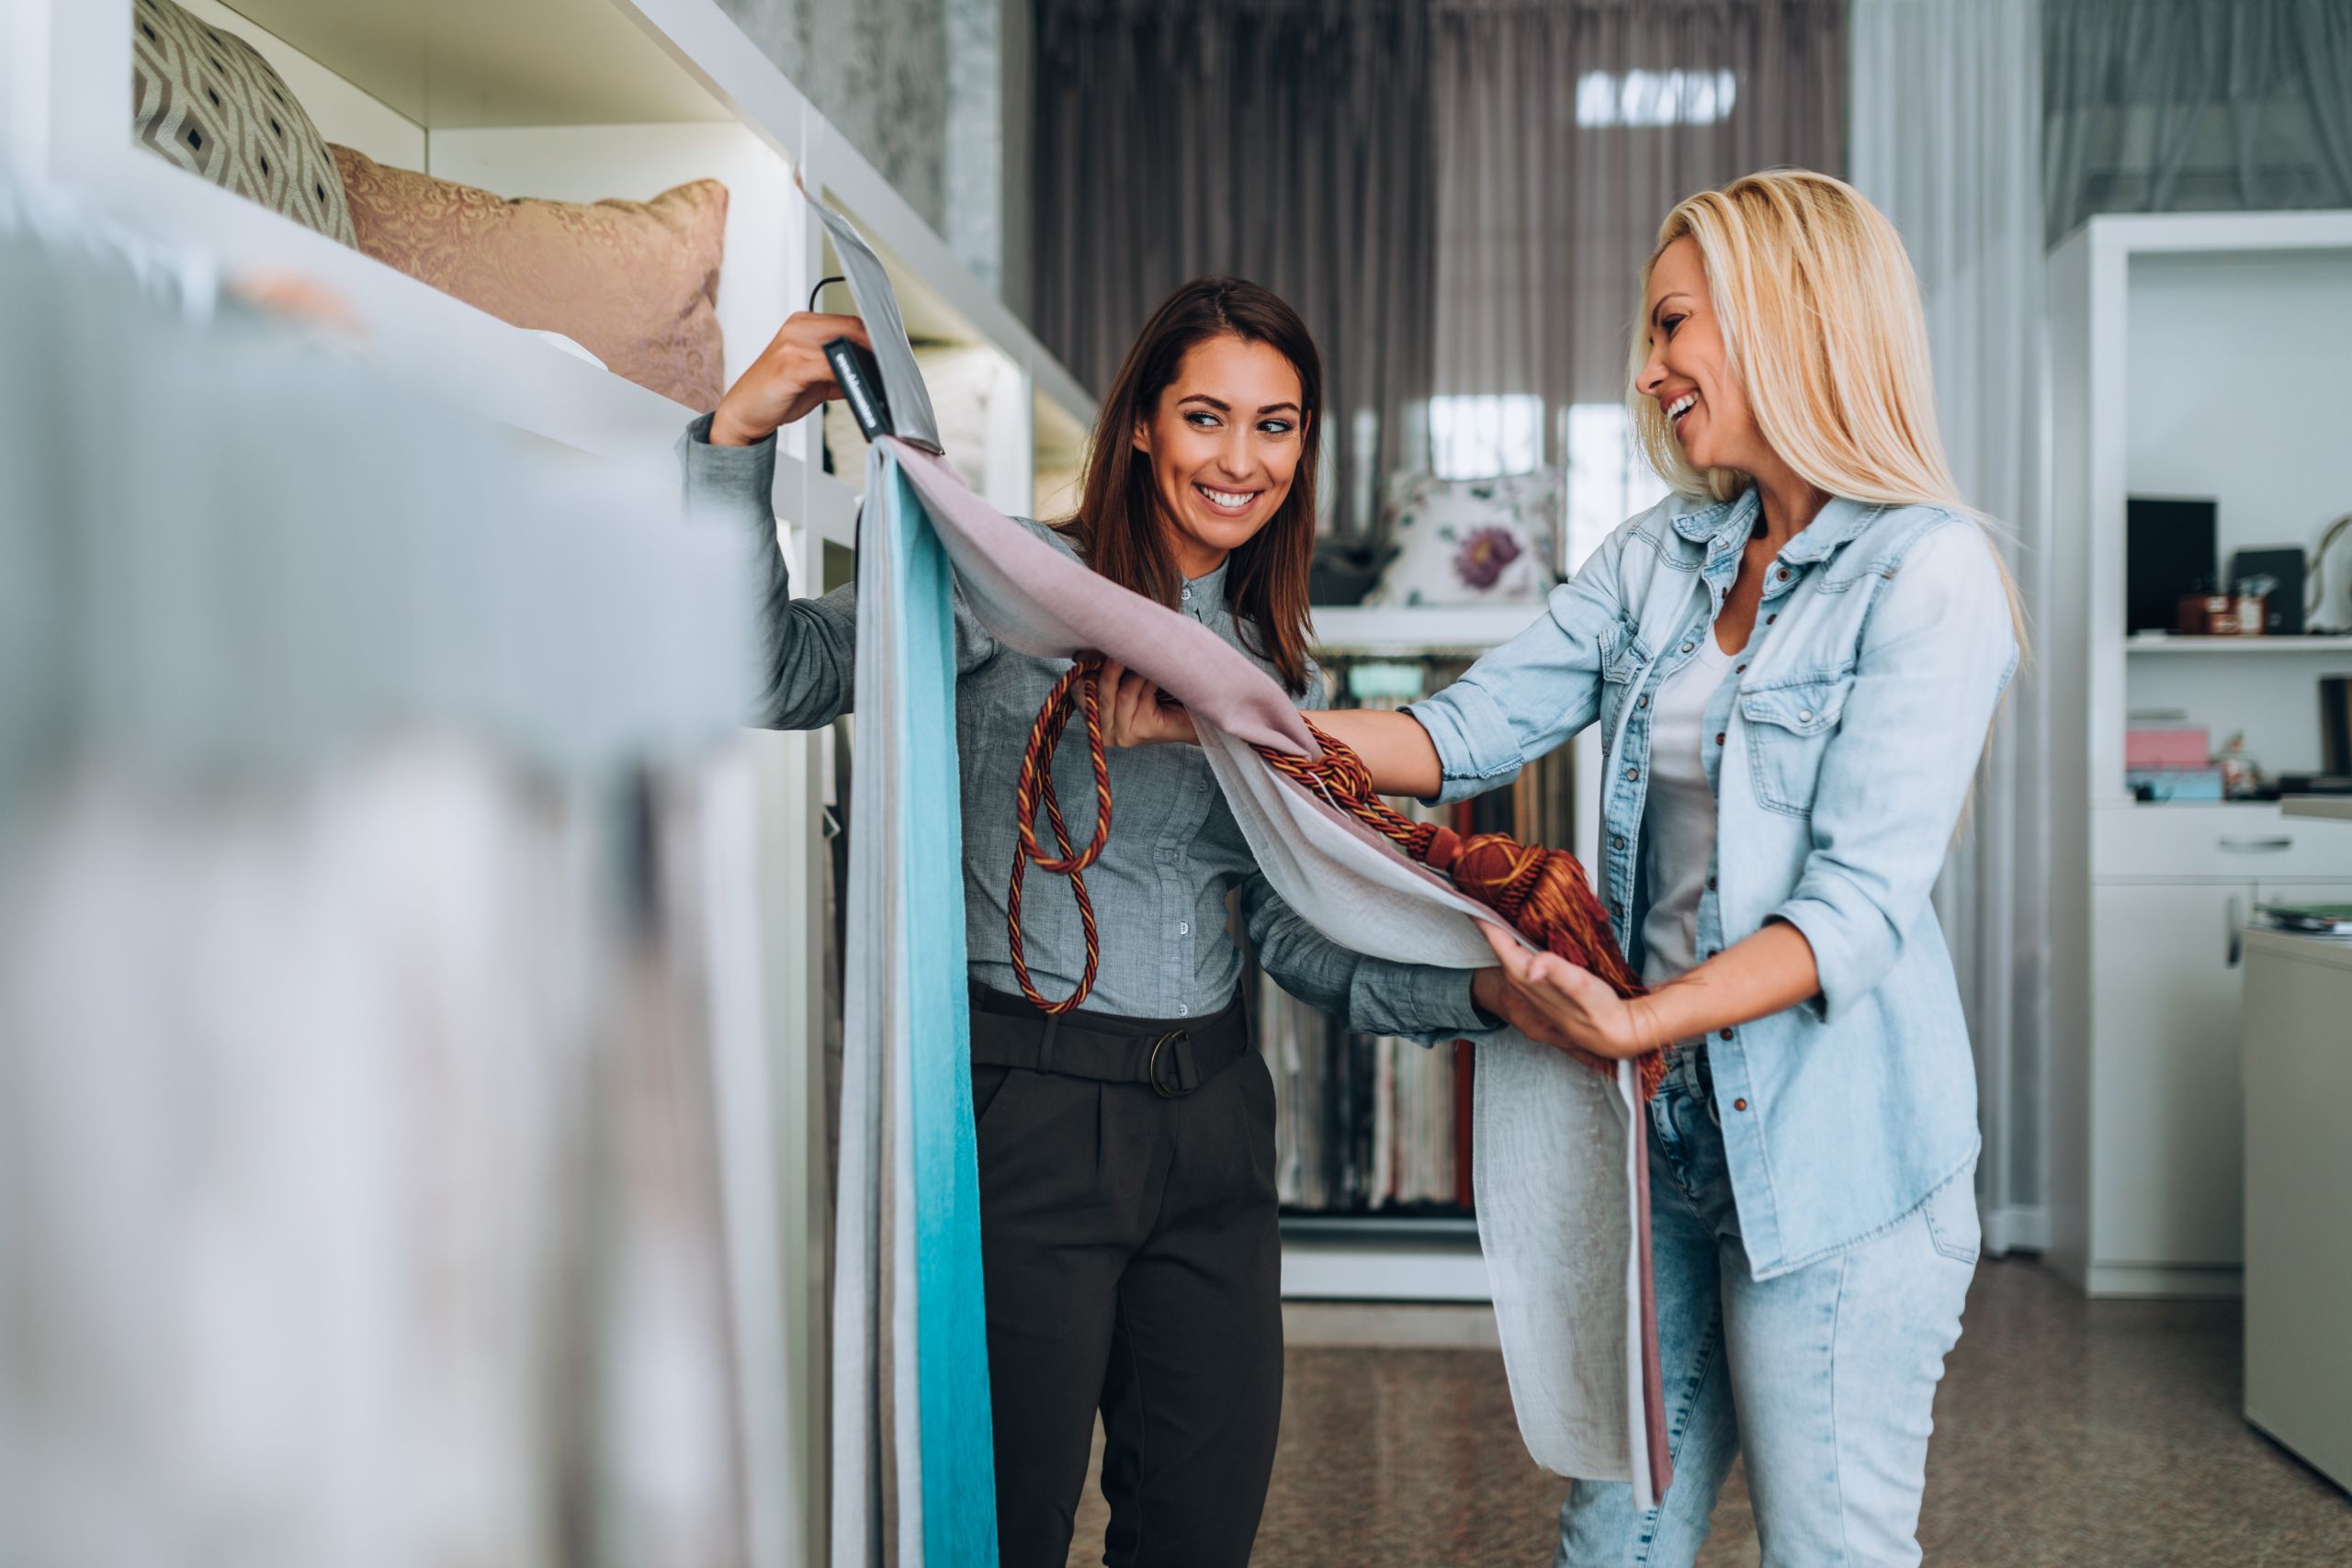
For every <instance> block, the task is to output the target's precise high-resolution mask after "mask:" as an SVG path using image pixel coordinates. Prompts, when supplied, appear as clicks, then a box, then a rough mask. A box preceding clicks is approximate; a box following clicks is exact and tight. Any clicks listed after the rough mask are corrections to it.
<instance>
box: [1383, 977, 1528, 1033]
mask: <svg viewBox="0 0 2352 1568" xmlns="http://www.w3.org/2000/svg"><path fill="white" fill-rule="evenodd" d="M1477 973H1478V972H1477V971H1476V969H1437V968H1430V967H1422V968H1420V969H1419V970H1418V971H1417V974H1416V977H1415V981H1414V984H1415V986H1416V987H1417V988H1418V990H1419V995H1418V996H1417V997H1416V998H1415V1002H1416V1007H1415V1010H1416V1011H1417V1012H1418V1013H1419V1015H1420V1016H1421V1017H1423V1018H1425V1019H1427V1020H1429V1021H1430V1027H1428V1028H1426V1029H1423V1030H1419V1031H1417V1032H1411V1033H1407V1034H1404V1035H1402V1036H1400V1038H1403V1039H1406V1040H1410V1041H1411V1042H1412V1043H1414V1044H1416V1045H1419V1046H1423V1047H1425V1048H1426V1047H1432V1046H1438V1045H1451V1044H1452V1043H1453V1042H1455V1041H1456V1040H1467V1041H1469V1042H1470V1043H1472V1044H1474V1045H1475V1044H1476V1043H1478V1042H1479V1041H1482V1040H1491V1039H1494V1038H1495V1037H1497V1036H1498V1035H1500V1034H1502V1033H1503V1032H1505V1031H1506V1030H1507V1029H1509V1028H1510V1025H1509V1024H1507V1023H1505V1022H1504V1021H1502V1020H1501V1019H1498V1018H1489V1017H1488V1016H1487V1015H1486V1014H1485V1013H1482V1012H1480V1011H1479V1010H1478V1004H1477V1003H1476V1001H1474V1000H1472V999H1471V990H1470V987H1471V983H1472V981H1473V980H1475V979H1476V976H1477Z"/></svg>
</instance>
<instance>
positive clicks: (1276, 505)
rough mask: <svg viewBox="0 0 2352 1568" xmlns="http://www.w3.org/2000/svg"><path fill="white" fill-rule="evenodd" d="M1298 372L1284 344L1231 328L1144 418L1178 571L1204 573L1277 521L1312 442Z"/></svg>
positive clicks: (1192, 355) (1141, 448)
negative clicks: (1303, 454) (1307, 434)
mask: <svg viewBox="0 0 2352 1568" xmlns="http://www.w3.org/2000/svg"><path fill="white" fill-rule="evenodd" d="M1300 397H1301V392H1300V390H1299V382H1298V371H1297V370H1296V369H1295V367H1293V366H1292V365H1291V362H1290V361H1289V360H1288V359H1287V358H1285V357H1284V356H1283V353H1282V351H1281V350H1279V349H1276V348H1274V347H1272V345H1271V344H1262V343H1253V342H1250V340H1249V339H1247V338H1243V337H1238V336H1236V335H1234V334H1232V333H1219V334H1218V335H1216V336H1215V337H1211V338H1205V339H1204V340H1202V341H1201V342H1199V343H1197V344H1193V347H1192V348H1191V349H1190V350H1188V351H1187V352H1186V353H1185V355H1184V358H1183V362H1182V364H1180V365H1179V366H1178V367H1177V369H1176V378H1175V379H1174V380H1172V381H1170V383H1169V384H1168V387H1167V389H1165V390H1164V391H1162V392H1161V393H1160V394H1159V404H1158V406H1157V407H1156V408H1154V409H1153V411H1152V412H1151V414H1150V416H1149V417H1148V419H1146V420H1143V421H1140V422H1138V423H1136V430H1135V446H1136V451H1137V452H1138V453H1140V454H1141V455H1142V456H1143V457H1144V458H1145V459H1146V460H1147V461H1148V462H1149V463H1150V464H1151V476H1152V484H1153V487H1154V488H1155V489H1156V490H1157V491H1159V500H1160V504H1161V509H1162V519H1161V521H1162V524H1163V525H1164V526H1166V527H1168V528H1169V529H1170V539H1169V543H1170V547H1172V548H1173V550H1174V552H1175V556H1176V563H1177V567H1178V570H1181V571H1182V572H1183V574H1184V575H1185V576H1186V577H1188V578H1191V577H1202V576H1205V575H1206V574H1207V573H1209V572H1211V571H1214V570H1216V568H1217V565H1218V564H1219V563H1220V562H1222V561H1223V560H1224V559H1225V558H1226V557H1227V555H1228V554H1230V553H1231V552H1232V551H1234V550H1235V549H1238V547H1241V546H1242V545H1244V544H1247V543H1248V542H1249V541H1250V538H1251V537H1252V536H1255V535H1256V534H1257V532H1258V530H1260V529H1261V528H1263V527H1264V526H1265V525H1267V524H1268V523H1270V522H1272V520H1273V517H1274V514H1275V513H1278V512H1280V511H1281V510H1282V506H1283V501H1284V500H1286V499H1287V498H1288V497H1289V495H1290V488H1291V480H1292V479H1294V478H1295V476H1296V475H1297V473H1298V461H1299V454H1300V452H1301V451H1302V450H1303V449H1304V437H1305V430H1306V423H1305V416H1304V414H1303V413H1302V412H1301V409H1300Z"/></svg>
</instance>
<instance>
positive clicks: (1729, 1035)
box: [1724, 1029, 1731, 1040]
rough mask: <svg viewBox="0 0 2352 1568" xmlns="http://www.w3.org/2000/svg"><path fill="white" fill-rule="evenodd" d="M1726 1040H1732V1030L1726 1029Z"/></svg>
mask: <svg viewBox="0 0 2352 1568" xmlns="http://www.w3.org/2000/svg"><path fill="white" fill-rule="evenodd" d="M1730 1038H1731V1031H1730V1030H1728V1029H1726V1030H1724V1039H1726V1040H1728V1039H1730Z"/></svg>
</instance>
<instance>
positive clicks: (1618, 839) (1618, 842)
mask: <svg viewBox="0 0 2352 1568" xmlns="http://www.w3.org/2000/svg"><path fill="white" fill-rule="evenodd" d="M1609 847H1610V848H1611V849H1612V850H1622V849H1623V848H1624V847H1625V836H1624V835H1623V833H1612V834H1611V835H1610V836H1609Z"/></svg>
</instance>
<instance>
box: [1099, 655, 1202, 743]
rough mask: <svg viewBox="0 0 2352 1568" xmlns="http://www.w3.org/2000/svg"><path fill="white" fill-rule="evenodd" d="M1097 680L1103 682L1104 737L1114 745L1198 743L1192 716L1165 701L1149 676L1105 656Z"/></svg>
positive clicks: (1176, 705)
mask: <svg viewBox="0 0 2352 1568" xmlns="http://www.w3.org/2000/svg"><path fill="white" fill-rule="evenodd" d="M1096 679H1097V680H1098V681H1099V682H1101V683H1102V685H1101V690H1102V694H1103V696H1102V703H1103V739H1104V740H1106V741H1107V742H1109V743H1110V744H1111V745H1113V746H1165V745H1170V744H1185V745H1194V744H1198V742H1199V740H1200V737H1199V735H1198V734H1197V733H1195V732H1194V730H1193V716H1192V715H1191V714H1189V713H1186V712H1185V711H1184V709H1183V706H1182V705H1181V704H1177V703H1173V702H1168V701H1163V700H1162V698H1163V694H1162V693H1161V691H1160V690H1159V686H1158V685H1157V684H1156V683H1154V682H1153V681H1152V679H1151V677H1149V676H1148V675H1142V674H1138V673H1137V672H1136V671H1133V670H1130V669H1128V668H1127V667H1126V666H1125V665H1123V664H1121V663H1119V662H1118V661H1117V660H1110V659H1106V660H1103V672H1102V673H1101V674H1100V675H1099V676H1097V677H1096Z"/></svg>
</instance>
